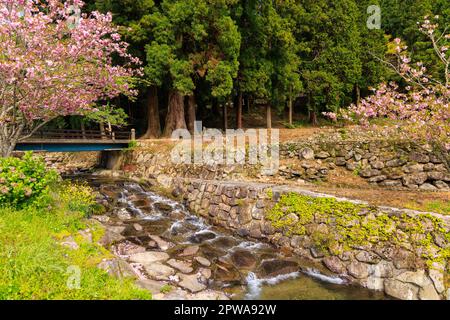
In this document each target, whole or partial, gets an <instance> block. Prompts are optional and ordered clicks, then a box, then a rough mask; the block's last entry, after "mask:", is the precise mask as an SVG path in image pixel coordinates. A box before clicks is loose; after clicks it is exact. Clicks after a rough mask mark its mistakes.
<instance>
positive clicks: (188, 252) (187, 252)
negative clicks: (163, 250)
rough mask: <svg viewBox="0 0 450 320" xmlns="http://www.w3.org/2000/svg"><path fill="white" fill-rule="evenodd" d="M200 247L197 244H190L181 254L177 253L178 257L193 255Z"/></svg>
mask: <svg viewBox="0 0 450 320" xmlns="http://www.w3.org/2000/svg"><path fill="white" fill-rule="evenodd" d="M199 249H200V247H199V246H190V247H186V248H185V249H184V250H183V252H182V253H181V254H179V256H180V257H188V256H193V255H195V254H197V252H198V250H199Z"/></svg>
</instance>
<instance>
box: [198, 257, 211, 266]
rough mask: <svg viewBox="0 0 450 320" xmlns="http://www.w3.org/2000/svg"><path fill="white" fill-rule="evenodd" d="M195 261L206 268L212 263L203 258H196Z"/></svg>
mask: <svg viewBox="0 0 450 320" xmlns="http://www.w3.org/2000/svg"><path fill="white" fill-rule="evenodd" d="M194 260H195V261H197V262H198V263H199V264H200V265H202V266H204V267H209V266H210V265H211V261H209V260H208V259H206V258H203V257H195V258H194Z"/></svg>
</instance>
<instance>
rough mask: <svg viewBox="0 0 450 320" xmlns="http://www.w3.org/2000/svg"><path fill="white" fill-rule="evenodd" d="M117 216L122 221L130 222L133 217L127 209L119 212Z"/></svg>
mask: <svg viewBox="0 0 450 320" xmlns="http://www.w3.org/2000/svg"><path fill="white" fill-rule="evenodd" d="M116 216H117V218H119V219H120V220H130V219H131V218H132V216H131V214H130V213H129V212H128V210H127V208H122V209H119V210H117V212H116Z"/></svg>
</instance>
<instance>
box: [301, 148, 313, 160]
mask: <svg viewBox="0 0 450 320" xmlns="http://www.w3.org/2000/svg"><path fill="white" fill-rule="evenodd" d="M300 157H301V158H302V159H305V160H314V158H315V156H314V150H313V149H311V148H304V149H302V150H301V151H300Z"/></svg>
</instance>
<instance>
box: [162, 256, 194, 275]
mask: <svg viewBox="0 0 450 320" xmlns="http://www.w3.org/2000/svg"><path fill="white" fill-rule="evenodd" d="M167 264H168V265H169V266H171V267H173V268H175V269H177V270H179V271H181V272H182V273H191V272H192V271H194V269H193V268H192V264H191V263H189V262H186V261H181V260H175V259H170V260H169V261H167Z"/></svg>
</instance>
